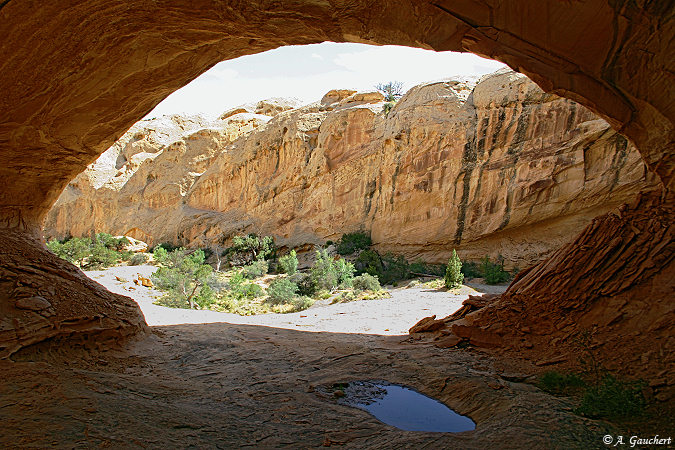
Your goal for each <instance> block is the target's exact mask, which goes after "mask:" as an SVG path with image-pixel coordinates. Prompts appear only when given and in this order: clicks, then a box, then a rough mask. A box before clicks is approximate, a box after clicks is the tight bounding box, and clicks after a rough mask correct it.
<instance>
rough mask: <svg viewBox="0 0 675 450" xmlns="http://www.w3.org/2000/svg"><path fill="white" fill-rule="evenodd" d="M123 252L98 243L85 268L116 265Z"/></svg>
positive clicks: (91, 268) (92, 250) (95, 268)
mask: <svg viewBox="0 0 675 450" xmlns="http://www.w3.org/2000/svg"><path fill="white" fill-rule="evenodd" d="M121 256H122V255H121V254H120V253H118V252H116V251H115V250H113V249H111V248H107V247H104V246H103V245H101V244H100V243H96V244H95V245H94V246H93V247H92V249H91V253H90V255H89V257H88V258H87V262H86V264H85V265H84V268H86V269H90V270H98V269H103V268H105V267H110V266H114V265H115V264H117V261H118V260H119V259H120V258H121Z"/></svg>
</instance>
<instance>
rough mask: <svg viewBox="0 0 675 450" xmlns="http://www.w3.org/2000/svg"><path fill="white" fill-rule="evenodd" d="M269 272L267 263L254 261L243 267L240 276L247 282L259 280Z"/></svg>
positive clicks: (260, 260)
mask: <svg viewBox="0 0 675 450" xmlns="http://www.w3.org/2000/svg"><path fill="white" fill-rule="evenodd" d="M268 270H269V264H268V263H267V261H265V260H262V259H259V260H257V261H254V262H253V263H252V264H249V265H248V266H244V268H243V270H242V274H243V275H244V277H245V278H248V279H249V280H255V279H256V278H260V277H262V276H263V275H266V274H267V272H268Z"/></svg>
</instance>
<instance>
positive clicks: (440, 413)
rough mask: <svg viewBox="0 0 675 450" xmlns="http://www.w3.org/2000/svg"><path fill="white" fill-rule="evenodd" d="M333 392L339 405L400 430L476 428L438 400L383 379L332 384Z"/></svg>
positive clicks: (448, 431)
mask: <svg viewBox="0 0 675 450" xmlns="http://www.w3.org/2000/svg"><path fill="white" fill-rule="evenodd" d="M333 393H334V395H335V396H336V397H338V403H339V404H342V405H346V406H352V407H354V408H359V409H363V410H364V411H367V412H369V413H370V414H372V415H373V416H375V418H377V419H378V420H380V421H381V422H384V423H386V424H387V425H391V426H394V427H396V428H399V429H401V430H406V431H433V432H444V433H459V432H461V431H471V430H474V429H476V424H475V423H474V421H473V420H471V419H469V418H468V417H466V416H462V415H460V414H457V413H456V412H454V411H453V410H452V409H450V408H448V407H447V406H445V405H444V404H443V403H441V402H439V401H438V400H435V399H433V398H430V397H427V396H426V395H423V394H420V393H419V392H417V391H414V390H412V389H410V388H407V387H405V386H399V385H396V384H390V383H387V382H386V381H353V382H351V383H341V384H335V385H333Z"/></svg>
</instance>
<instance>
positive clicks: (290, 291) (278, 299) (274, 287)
mask: <svg viewBox="0 0 675 450" xmlns="http://www.w3.org/2000/svg"><path fill="white" fill-rule="evenodd" d="M297 291H298V285H297V284H295V283H293V282H292V281H291V280H289V279H288V278H277V279H275V280H274V281H272V283H270V286H269V288H267V294H268V295H269V299H268V302H269V303H271V304H273V305H279V304H281V303H291V301H292V300H293V299H294V298H295V294H296V292H297Z"/></svg>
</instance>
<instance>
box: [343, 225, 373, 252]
mask: <svg viewBox="0 0 675 450" xmlns="http://www.w3.org/2000/svg"><path fill="white" fill-rule="evenodd" d="M372 243H373V241H372V239H371V238H370V234H369V233H364V232H363V231H357V232H355V233H347V234H344V235H342V238H340V240H339V241H338V243H337V252H338V253H339V254H340V255H343V256H346V255H351V254H354V253H355V252H356V251H357V250H365V249H367V248H368V247H370V246H371V245H372Z"/></svg>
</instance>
